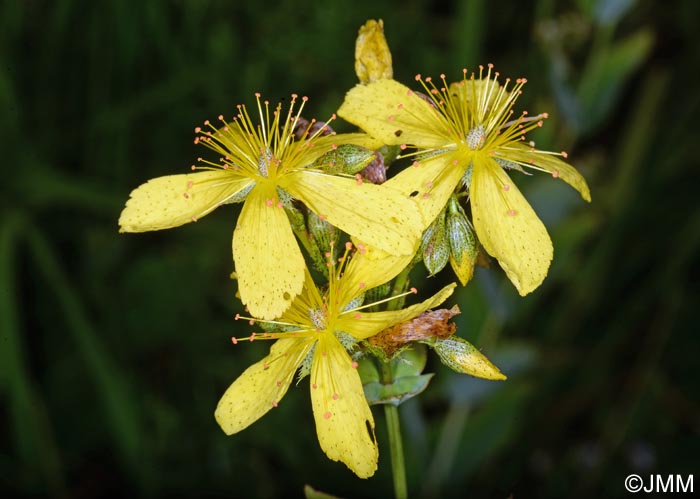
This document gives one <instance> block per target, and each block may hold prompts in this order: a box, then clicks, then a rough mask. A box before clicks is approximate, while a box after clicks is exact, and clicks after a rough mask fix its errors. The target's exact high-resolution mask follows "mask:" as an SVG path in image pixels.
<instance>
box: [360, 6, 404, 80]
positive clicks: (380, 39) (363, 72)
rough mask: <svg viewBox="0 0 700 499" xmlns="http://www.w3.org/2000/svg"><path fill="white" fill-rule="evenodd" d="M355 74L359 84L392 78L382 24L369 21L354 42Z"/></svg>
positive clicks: (392, 73)
mask: <svg viewBox="0 0 700 499" xmlns="http://www.w3.org/2000/svg"><path fill="white" fill-rule="evenodd" d="M355 73H356V74H357V78H358V79H359V80H360V82H361V83H370V82H373V81H376V80H380V79H382V78H392V77H393V76H394V72H393V69H392V66H391V52H390V51H389V45H388V44H387V43H386V38H385V37H384V22H383V21H382V20H381V19H380V20H379V21H375V20H374V19H370V20H369V21H367V22H366V23H365V25H364V26H362V27H361V28H360V32H359V33H358V35H357V40H356V41H355Z"/></svg>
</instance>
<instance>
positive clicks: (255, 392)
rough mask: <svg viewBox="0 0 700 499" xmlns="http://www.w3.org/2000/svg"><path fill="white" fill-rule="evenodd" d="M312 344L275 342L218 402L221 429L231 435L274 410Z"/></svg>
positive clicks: (308, 342)
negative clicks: (265, 355) (266, 353)
mask: <svg viewBox="0 0 700 499" xmlns="http://www.w3.org/2000/svg"><path fill="white" fill-rule="evenodd" d="M312 345H313V342H311V341H308V340H303V339H284V340H279V341H276V342H275V344H274V345H272V348H271V349H270V354H269V355H268V356H267V357H265V358H264V359H263V360H261V361H260V362H258V363H256V364H253V365H252V366H250V367H249V368H248V369H246V370H245V371H244V372H243V374H241V375H240V376H239V377H238V379H236V381H234V382H233V384H232V385H231V386H229V387H228V389H227V390H226V392H225V393H224V395H223V396H222V397H221V400H219V404H218V405H217V406H216V411H215V412H214V417H215V418H216V422H217V423H219V426H221V429H222V430H224V432H225V433H226V434H227V435H232V434H234V433H236V432H239V431H241V430H243V429H244V428H247V427H248V426H250V425H251V424H253V423H254V422H255V421H257V420H258V419H260V418H261V417H262V416H263V415H264V414H265V413H267V411H269V410H270V409H272V408H273V407H275V406H276V405H277V403H278V402H279V401H280V400H282V397H283V396H284V394H285V393H287V389H288V388H289V385H290V383H291V382H292V380H293V379H294V373H295V371H296V369H297V367H298V366H299V364H301V362H302V360H304V357H305V356H306V354H307V353H308V352H309V350H311V346H312Z"/></svg>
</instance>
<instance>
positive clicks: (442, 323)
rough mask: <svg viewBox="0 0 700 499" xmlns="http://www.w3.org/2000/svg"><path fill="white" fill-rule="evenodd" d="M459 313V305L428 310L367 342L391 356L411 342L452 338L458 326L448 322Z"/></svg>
mask: <svg viewBox="0 0 700 499" xmlns="http://www.w3.org/2000/svg"><path fill="white" fill-rule="evenodd" d="M459 313H460V310H459V306H458V305H455V306H454V307H452V308H451V309H446V308H441V309H438V310H428V311H427V312H423V313H422V314H420V315H419V316H418V317H415V318H413V319H411V320H410V321H404V322H399V323H398V324H395V325H393V326H391V327H390V328H387V329H385V330H384V331H382V332H380V333H378V334H376V335H374V336H372V337H370V338H369V339H368V340H367V341H368V342H369V343H370V344H371V345H372V346H374V347H377V348H381V349H382V350H383V351H384V352H385V353H386V355H387V356H391V355H393V354H394V353H396V351H397V350H399V349H400V348H401V347H403V346H404V345H406V344H407V343H409V342H411V341H418V340H427V339H431V338H448V337H450V336H452V335H453V334H454V332H455V330H456V328H457V326H455V324H453V323H449V322H448V321H449V320H450V319H451V318H452V317H454V316H456V315H458V314H459Z"/></svg>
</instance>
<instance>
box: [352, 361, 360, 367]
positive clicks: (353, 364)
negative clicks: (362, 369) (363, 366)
mask: <svg viewBox="0 0 700 499" xmlns="http://www.w3.org/2000/svg"><path fill="white" fill-rule="evenodd" d="M351 365H352V368H353V369H357V366H358V365H359V364H358V363H357V362H355V361H353V363H352V364H351Z"/></svg>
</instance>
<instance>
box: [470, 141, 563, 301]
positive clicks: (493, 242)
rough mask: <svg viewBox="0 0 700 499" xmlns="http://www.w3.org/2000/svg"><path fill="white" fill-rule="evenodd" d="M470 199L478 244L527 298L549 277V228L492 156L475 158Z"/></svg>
mask: <svg viewBox="0 0 700 499" xmlns="http://www.w3.org/2000/svg"><path fill="white" fill-rule="evenodd" d="M470 197H471V205H472V217H473V219H474V228H475V230H476V233H477V235H478V237H479V241H480V242H481V244H482V246H483V247H484V249H485V250H486V251H487V252H488V253H489V254H490V255H491V256H493V257H494V258H496V259H497V260H498V263H499V264H500V265H501V267H503V270H504V271H505V272H506V275H507V276H508V278H509V279H510V280H511V282H512V283H513V285H514V286H515V287H516V289H517V290H518V292H519V293H520V295H521V296H525V295H526V294H528V293H530V292H531V291H533V290H534V289H535V288H537V287H538V286H539V285H540V284H541V283H542V281H543V280H544V278H545V277H546V276H547V270H548V269H549V264H550V262H551V260H552V254H553V249H552V241H551V240H550V239H549V234H547V229H545V227H544V225H543V224H542V222H541V221H540V219H539V218H538V217H537V214H536V213H535V212H534V211H533V209H532V207H531V206H530V204H529V203H528V202H527V200H526V199H525V198H524V197H523V195H522V194H521V193H520V191H519V190H518V188H517V187H516V186H515V184H514V183H513V182H512V181H511V180H510V178H509V177H508V175H507V174H506V173H505V172H504V171H503V169H502V168H501V167H500V166H498V164H497V163H496V162H495V161H493V160H492V159H491V158H490V157H484V156H483V155H481V154H478V155H475V156H474V171H473V174H472V183H471V188H470Z"/></svg>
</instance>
